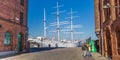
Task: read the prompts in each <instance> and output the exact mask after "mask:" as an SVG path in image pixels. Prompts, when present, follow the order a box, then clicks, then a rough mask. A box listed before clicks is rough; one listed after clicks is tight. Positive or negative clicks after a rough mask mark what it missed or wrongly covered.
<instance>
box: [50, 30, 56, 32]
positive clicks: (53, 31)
mask: <svg viewBox="0 0 120 60" xmlns="http://www.w3.org/2000/svg"><path fill="white" fill-rule="evenodd" d="M49 32H57V31H56V30H51V31H49Z"/></svg>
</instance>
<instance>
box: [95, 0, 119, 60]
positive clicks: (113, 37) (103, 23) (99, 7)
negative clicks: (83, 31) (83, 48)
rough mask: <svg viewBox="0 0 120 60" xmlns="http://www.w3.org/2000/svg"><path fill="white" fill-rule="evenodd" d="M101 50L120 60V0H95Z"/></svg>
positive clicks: (105, 54) (97, 32)
mask: <svg viewBox="0 0 120 60" xmlns="http://www.w3.org/2000/svg"><path fill="white" fill-rule="evenodd" d="M94 2H95V26H96V35H97V36H98V38H99V47H100V48H99V49H100V50H99V52H100V53H101V54H102V55H104V56H105V57H110V58H112V60H120V0H94Z"/></svg>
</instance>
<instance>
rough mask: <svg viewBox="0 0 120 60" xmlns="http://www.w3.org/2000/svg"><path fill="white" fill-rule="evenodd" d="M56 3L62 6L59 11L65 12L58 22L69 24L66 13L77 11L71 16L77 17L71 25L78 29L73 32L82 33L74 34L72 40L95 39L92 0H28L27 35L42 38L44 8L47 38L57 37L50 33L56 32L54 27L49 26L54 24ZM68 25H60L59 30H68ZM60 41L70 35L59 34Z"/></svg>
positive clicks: (55, 34)
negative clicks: (44, 10) (90, 37)
mask: <svg viewBox="0 0 120 60" xmlns="http://www.w3.org/2000/svg"><path fill="white" fill-rule="evenodd" d="M56 2H58V3H59V5H64V6H63V7H60V8H59V9H60V11H64V10H65V11H66V12H64V13H60V22H63V21H67V22H70V20H69V19H66V18H67V17H69V14H67V13H68V12H70V9H71V8H72V9H73V11H77V13H74V14H73V16H79V17H78V18H74V19H73V25H77V26H78V27H79V28H74V32H82V33H81V34H74V39H80V40H84V39H86V38H88V37H89V36H92V39H97V38H96V36H95V26H94V24H95V23H94V0H29V11H28V13H29V14H28V27H29V35H32V36H33V37H36V36H43V17H44V15H43V9H44V8H46V18H47V27H48V29H47V37H49V38H50V37H53V36H55V37H56V36H57V33H55V32H54V33H53V32H50V31H53V30H56V26H50V24H51V23H54V22H56V15H55V14H52V13H53V12H56V9H55V8H53V7H55V6H56ZM67 26H69V24H65V25H61V26H60V27H61V30H68V29H67V28H66V27H67ZM60 35H61V39H70V34H69V33H66V32H61V33H60Z"/></svg>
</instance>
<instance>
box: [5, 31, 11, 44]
mask: <svg viewBox="0 0 120 60" xmlns="http://www.w3.org/2000/svg"><path fill="white" fill-rule="evenodd" d="M10 41H11V34H10V32H5V39H4V44H5V45H10Z"/></svg>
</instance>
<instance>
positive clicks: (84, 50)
mask: <svg viewBox="0 0 120 60" xmlns="http://www.w3.org/2000/svg"><path fill="white" fill-rule="evenodd" d="M82 52H83V53H82V55H83V56H86V47H85V44H84V45H82Z"/></svg>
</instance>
